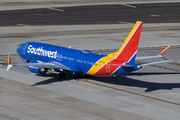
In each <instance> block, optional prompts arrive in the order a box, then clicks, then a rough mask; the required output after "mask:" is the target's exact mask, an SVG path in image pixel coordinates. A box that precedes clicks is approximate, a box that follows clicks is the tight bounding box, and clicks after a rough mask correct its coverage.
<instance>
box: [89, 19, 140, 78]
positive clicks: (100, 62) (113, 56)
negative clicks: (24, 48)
mask: <svg viewBox="0 0 180 120" xmlns="http://www.w3.org/2000/svg"><path fill="white" fill-rule="evenodd" d="M140 23H141V21H137V22H136V24H135V25H134V27H133V29H132V30H131V32H130V33H129V35H128V37H127V38H126V40H125V42H124V43H123V45H122V46H121V48H120V49H119V50H118V51H117V52H115V53H111V54H109V55H108V56H105V57H103V58H101V59H99V60H98V61H97V62H96V63H95V65H93V66H92V67H91V69H90V70H89V71H88V72H87V73H86V74H89V75H94V74H95V73H96V72H97V71H98V70H100V69H101V68H102V67H103V66H104V65H106V64H107V63H108V62H109V61H111V60H113V59H116V57H117V56H118V55H119V53H120V52H121V51H122V50H123V49H124V47H125V46H126V44H127V43H128V41H129V40H130V38H131V36H132V35H133V33H134V31H135V30H136V28H137V27H138V25H139V24H140Z"/></svg>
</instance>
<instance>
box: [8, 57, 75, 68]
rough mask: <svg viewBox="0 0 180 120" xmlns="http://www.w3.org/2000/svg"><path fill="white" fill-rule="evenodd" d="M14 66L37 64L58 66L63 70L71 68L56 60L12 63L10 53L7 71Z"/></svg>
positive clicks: (38, 65) (39, 66)
mask: <svg viewBox="0 0 180 120" xmlns="http://www.w3.org/2000/svg"><path fill="white" fill-rule="evenodd" d="M12 66H36V67H38V68H51V69H52V68H58V69H63V70H71V69H70V68H69V67H67V66H65V65H63V64H61V63H59V62H56V61H52V62H42V61H38V63H22V64H11V59H10V57H9V54H8V66H7V71H8V70H9V69H10V68H11V67H12Z"/></svg>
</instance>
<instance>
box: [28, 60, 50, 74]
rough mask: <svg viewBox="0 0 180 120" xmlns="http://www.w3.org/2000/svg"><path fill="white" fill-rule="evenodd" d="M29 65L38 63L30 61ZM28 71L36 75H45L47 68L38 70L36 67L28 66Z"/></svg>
mask: <svg viewBox="0 0 180 120" xmlns="http://www.w3.org/2000/svg"><path fill="white" fill-rule="evenodd" d="M30 63H38V62H37V61H31V62H30ZM28 69H29V71H30V72H33V73H38V74H46V72H47V71H48V69H47V68H38V67H36V66H29V67H28Z"/></svg>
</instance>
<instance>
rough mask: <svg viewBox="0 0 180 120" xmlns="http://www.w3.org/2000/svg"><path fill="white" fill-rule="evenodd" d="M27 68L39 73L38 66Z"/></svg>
mask: <svg viewBox="0 0 180 120" xmlns="http://www.w3.org/2000/svg"><path fill="white" fill-rule="evenodd" d="M28 69H29V71H30V72H33V73H38V74H40V71H39V68H37V67H36V66H29V67H28Z"/></svg>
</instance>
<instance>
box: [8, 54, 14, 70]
mask: <svg viewBox="0 0 180 120" xmlns="http://www.w3.org/2000/svg"><path fill="white" fill-rule="evenodd" d="M12 66H13V65H12V63H11V58H10V57H9V54H8V65H7V71H8V70H9V69H10V68H11V67H12Z"/></svg>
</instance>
